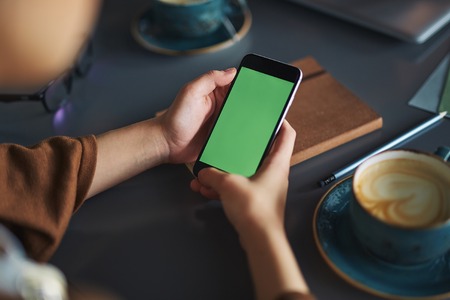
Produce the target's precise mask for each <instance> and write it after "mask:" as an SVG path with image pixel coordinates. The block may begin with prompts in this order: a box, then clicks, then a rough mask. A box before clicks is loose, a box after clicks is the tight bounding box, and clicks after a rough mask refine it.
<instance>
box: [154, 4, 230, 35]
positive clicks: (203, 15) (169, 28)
mask: <svg viewBox="0 0 450 300" xmlns="http://www.w3.org/2000/svg"><path fill="white" fill-rule="evenodd" d="M224 3H225V0H152V12H153V21H154V26H155V27H156V30H157V31H158V33H159V34H160V35H162V36H167V37H175V38H176V37H181V38H197V37H202V36H205V35H208V34H211V33H213V32H214V31H216V30H217V29H218V27H219V26H220V24H221V23H222V19H223V17H224Z"/></svg>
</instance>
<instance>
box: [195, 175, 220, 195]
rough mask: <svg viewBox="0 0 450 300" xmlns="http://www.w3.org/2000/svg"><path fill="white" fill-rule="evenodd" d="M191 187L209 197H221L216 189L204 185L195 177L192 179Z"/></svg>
mask: <svg viewBox="0 0 450 300" xmlns="http://www.w3.org/2000/svg"><path fill="white" fill-rule="evenodd" d="M191 189H192V190H193V191H194V192H197V193H200V194H201V195H202V196H204V197H206V198H208V199H219V194H218V193H217V192H216V191H214V190H213V189H211V188H209V187H206V186H204V185H202V184H201V183H200V181H199V180H198V179H193V180H192V181H191Z"/></svg>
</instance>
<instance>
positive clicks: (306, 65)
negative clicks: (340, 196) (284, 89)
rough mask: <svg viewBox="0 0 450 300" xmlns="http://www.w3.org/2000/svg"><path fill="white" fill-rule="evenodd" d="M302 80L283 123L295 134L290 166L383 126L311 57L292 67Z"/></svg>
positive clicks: (372, 112) (374, 113)
mask: <svg viewBox="0 0 450 300" xmlns="http://www.w3.org/2000/svg"><path fill="white" fill-rule="evenodd" d="M292 64H293V65H294V66H296V67H298V68H300V69H301V70H302V72H303V79H302V82H301V84H300V87H299V88H298V90H297V93H296V95H295V98H294V100H293V102H292V104H291V108H290V109H289V112H288V114H287V116H286V119H287V120H288V121H289V123H290V124H291V125H292V127H293V128H294V129H295V130H296V131H297V137H296V141H295V146H294V151H293V155H292V159H291V165H295V164H298V163H300V162H302V161H305V160H307V159H309V158H311V157H313V156H316V155H319V154H321V153H323V152H326V151H328V150H330V149H333V148H335V147H338V146H340V145H342V144H344V143H347V142H349V141H351V140H354V139H356V138H358V137H361V136H363V135H365V134H368V133H370V132H372V131H375V130H377V129H379V128H381V127H382V126H383V119H382V117H381V116H380V115H379V114H378V113H377V112H375V111H374V110H373V109H372V108H371V107H369V106H368V105H367V104H366V103H364V102H363V101H362V100H361V99H360V98H358V97H357V96H356V95H355V94H353V93H352V92H351V91H350V90H349V89H348V88H346V87H345V86H344V85H342V84H341V83H340V82H338V81H337V80H336V79H335V78H334V77H333V76H332V75H331V74H330V73H329V72H327V71H326V70H325V69H324V68H323V67H322V66H321V65H319V63H318V62H317V61H316V60H315V59H314V58H313V57H306V58H303V59H300V60H297V61H294V62H293V63H292Z"/></svg>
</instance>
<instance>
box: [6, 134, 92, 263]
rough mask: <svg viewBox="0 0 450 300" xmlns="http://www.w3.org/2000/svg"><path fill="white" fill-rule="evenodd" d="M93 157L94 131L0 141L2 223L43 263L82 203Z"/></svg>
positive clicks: (29, 253)
mask: <svg viewBox="0 0 450 300" xmlns="http://www.w3.org/2000/svg"><path fill="white" fill-rule="evenodd" d="M96 161H97V143H96V139H95V137H94V136H86V137H81V138H69V137H53V138H49V139H47V140H44V141H42V142H41V143H39V144H37V145H35V146H31V147H23V146H19V145H15V144H1V145H0V222H1V223H3V224H4V225H5V226H7V227H8V228H9V229H10V230H11V231H12V232H13V233H14V234H15V235H16V236H17V237H18V238H19V239H20V240H21V242H22V244H23V246H24V247H25V249H26V251H27V253H28V255H29V256H30V257H31V258H33V259H35V260H37V261H41V262H42V261H46V260H48V259H49V258H50V257H51V255H52V254H53V253H54V251H55V250H56V248H57V247H58V245H59V243H60V242H61V238H62V236H63V234H64V232H65V231H66V229H67V226H68V224H69V221H70V218H71V216H72V214H73V213H74V212H75V211H76V210H77V209H78V208H79V207H80V206H81V205H82V204H83V202H84V198H85V197H86V194H87V192H88V190H89V187H90V185H91V182H92V178H93V176H94V172H95V165H96Z"/></svg>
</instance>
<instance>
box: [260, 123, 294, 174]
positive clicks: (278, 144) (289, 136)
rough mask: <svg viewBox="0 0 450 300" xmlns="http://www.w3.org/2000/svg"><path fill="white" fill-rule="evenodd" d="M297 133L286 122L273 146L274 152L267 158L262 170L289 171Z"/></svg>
mask: <svg viewBox="0 0 450 300" xmlns="http://www.w3.org/2000/svg"><path fill="white" fill-rule="evenodd" d="M295 137H296V132H295V130H294V129H293V128H292V126H291V125H290V124H289V122H288V121H286V120H285V121H284V122H283V124H282V126H281V128H280V131H279V132H278V135H277V137H276V139H275V141H274V144H273V145H272V151H271V152H270V153H269V155H268V156H267V157H266V159H265V160H264V162H263V165H262V166H261V169H263V170H264V169H268V168H281V169H289V166H290V161H291V156H292V151H293V149H294V144H295Z"/></svg>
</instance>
